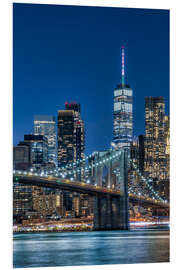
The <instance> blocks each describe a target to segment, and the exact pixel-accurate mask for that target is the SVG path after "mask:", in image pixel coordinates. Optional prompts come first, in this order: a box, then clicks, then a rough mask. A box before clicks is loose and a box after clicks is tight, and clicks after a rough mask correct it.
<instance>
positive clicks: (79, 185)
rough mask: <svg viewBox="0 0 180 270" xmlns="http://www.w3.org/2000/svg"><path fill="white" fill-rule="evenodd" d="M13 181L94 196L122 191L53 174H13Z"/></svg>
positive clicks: (132, 199)
mask: <svg viewBox="0 0 180 270" xmlns="http://www.w3.org/2000/svg"><path fill="white" fill-rule="evenodd" d="M13 181H14V182H18V183H21V184H26V185H35V186H42V187H49V188H56V189H62V190H68V191H71V192H78V193H84V194H89V195H92V196H95V195H99V196H107V195H108V194H109V195H111V196H113V197H114V196H116V197H117V196H119V197H120V196H123V192H122V191H120V190H114V189H111V188H106V187H101V186H94V185H90V184H87V183H84V182H75V181H71V180H69V179H60V178H57V177H54V176H48V177H40V176H35V175H22V174H16V175H13ZM129 201H130V202H137V203H140V204H143V205H148V206H156V207H163V208H169V204H168V203H166V204H165V203H161V202H159V201H157V200H152V199H150V198H146V197H143V196H136V195H134V194H132V193H130V194H129Z"/></svg>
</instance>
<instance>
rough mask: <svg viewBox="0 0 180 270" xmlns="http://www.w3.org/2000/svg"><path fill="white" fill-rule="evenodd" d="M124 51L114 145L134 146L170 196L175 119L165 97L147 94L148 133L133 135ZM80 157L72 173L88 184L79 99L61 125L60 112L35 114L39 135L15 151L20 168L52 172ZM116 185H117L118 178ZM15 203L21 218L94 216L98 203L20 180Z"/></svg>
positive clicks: (142, 167)
mask: <svg viewBox="0 0 180 270" xmlns="http://www.w3.org/2000/svg"><path fill="white" fill-rule="evenodd" d="M121 54H122V58H121V63H122V64H121V66H122V68H121V69H122V72H121V83H120V84H118V85H117V86H116V87H115V89H114V99H113V140H112V143H111V145H112V148H113V149H117V150H118V149H121V148H124V147H125V148H126V149H127V148H128V149H129V156H130V158H131V160H133V162H134V164H136V166H137V167H138V168H139V171H140V172H141V173H142V175H144V176H145V177H146V178H149V179H150V181H151V183H152V186H153V188H154V189H155V190H157V191H158V192H159V194H160V195H161V196H162V197H163V198H168V196H169V160H170V129H169V117H168V116H167V115H165V101H164V98H163V97H146V99H145V134H144V135H143V134H141V135H139V136H138V137H133V90H132V88H131V87H130V86H129V85H128V84H126V83H125V52H124V47H122V48H121ZM95 150H97V149H95ZM106 152H108V151H102V152H97V151H96V152H95V155H94V156H91V157H90V158H89V160H88V162H89V163H92V164H93V162H95V160H96V159H97V157H99V156H100V155H105V154H106ZM79 160H81V166H80V167H79V170H78V171H75V172H73V174H72V175H69V177H72V178H74V179H76V180H77V181H82V182H83V181H86V180H87V177H86V175H85V170H84V168H85V125H84V121H83V119H82V116H81V106H80V104H78V103H76V102H71V103H68V102H66V103H65V107H64V108H62V109H61V110H59V111H58V115H57V125H56V120H55V117H54V116H49V115H35V116H34V132H33V134H26V135H24V140H23V141H20V142H19V143H18V145H17V146H15V147H14V151H13V167H14V169H15V170H25V171H26V170H33V171H37V172H38V171H44V172H46V171H49V170H55V169H58V168H59V169H61V168H62V167H64V166H67V165H70V164H77V162H78V161H79ZM83 166H84V167H83ZM101 169H102V170H103V168H101ZM93 173H94V172H93V166H92V168H91V171H89V172H88V178H89V179H88V181H90V183H91V184H94V179H91V175H93ZM108 177H109V176H108ZM108 177H107V175H104V176H103V179H102V185H104V186H105V185H106V180H107V178H108ZM111 177H112V175H111ZM138 181H139V178H138V175H137V173H136V172H135V170H134V169H133V168H132V167H130V170H129V185H131V184H132V183H135V182H137V183H138ZM88 183H89V182H88ZM113 183H114V184H113V186H114V187H115V181H114V182H113ZM13 203H14V215H17V216H18V215H20V214H22V215H24V216H27V215H28V216H34V215H35V214H37V213H38V215H39V216H43V217H45V216H47V215H59V216H64V217H68V216H71V217H74V216H82V215H83V216H87V215H92V214H93V209H92V201H91V199H90V198H89V197H88V196H86V195H82V194H81V195H80V194H76V193H71V192H68V191H57V190H51V189H47V188H40V187H33V186H25V185H22V184H17V183H16V184H14V200H13ZM47 209H48V210H47Z"/></svg>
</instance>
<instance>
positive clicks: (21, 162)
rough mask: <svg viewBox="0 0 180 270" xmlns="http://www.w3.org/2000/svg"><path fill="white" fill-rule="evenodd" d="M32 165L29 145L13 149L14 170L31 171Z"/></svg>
mask: <svg viewBox="0 0 180 270" xmlns="http://www.w3.org/2000/svg"><path fill="white" fill-rule="evenodd" d="M30 167H31V163H30V147H29V146H28V145H17V146H14V147H13V169H14V170H29V168H30Z"/></svg>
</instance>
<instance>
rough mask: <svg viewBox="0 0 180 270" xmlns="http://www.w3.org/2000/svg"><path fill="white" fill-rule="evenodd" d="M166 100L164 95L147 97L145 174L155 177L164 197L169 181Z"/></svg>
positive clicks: (157, 187) (156, 186)
mask: <svg viewBox="0 0 180 270" xmlns="http://www.w3.org/2000/svg"><path fill="white" fill-rule="evenodd" d="M165 119H166V117H165V101H164V98H163V97H146V99H145V126H146V135H145V142H144V150H145V156H144V175H145V176H146V177H150V178H152V179H153V184H154V187H155V188H156V189H157V190H158V191H159V192H160V194H161V196H162V197H164V196H165V195H166V194H165V193H166V192H165V190H166V186H167V182H168V181H169V176H168V174H169V172H168V171H169V169H167V155H166V136H165V133H166V131H165V130H166V128H165ZM167 133H168V132H167Z"/></svg>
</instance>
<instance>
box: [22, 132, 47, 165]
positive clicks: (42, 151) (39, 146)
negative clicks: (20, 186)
mask: <svg viewBox="0 0 180 270" xmlns="http://www.w3.org/2000/svg"><path fill="white" fill-rule="evenodd" d="M22 145H26V146H28V147H29V160H30V163H31V166H32V167H33V168H34V169H36V170H41V169H45V168H46V164H47V137H45V136H44V135H32V134H28V135H24V141H21V142H19V144H18V146H22Z"/></svg>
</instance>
